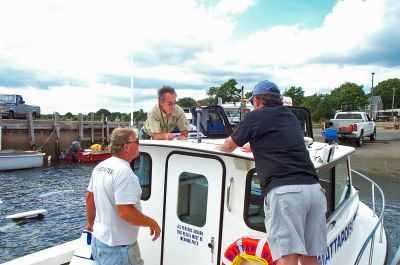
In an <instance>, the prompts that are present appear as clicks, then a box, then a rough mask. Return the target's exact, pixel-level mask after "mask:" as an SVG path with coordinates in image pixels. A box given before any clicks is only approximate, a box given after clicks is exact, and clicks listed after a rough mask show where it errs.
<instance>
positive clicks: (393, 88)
mask: <svg viewBox="0 0 400 265" xmlns="http://www.w3.org/2000/svg"><path fill="white" fill-rule="evenodd" d="M392 89H393V97H392V117H393V120H394V114H393V108H394V87H392Z"/></svg>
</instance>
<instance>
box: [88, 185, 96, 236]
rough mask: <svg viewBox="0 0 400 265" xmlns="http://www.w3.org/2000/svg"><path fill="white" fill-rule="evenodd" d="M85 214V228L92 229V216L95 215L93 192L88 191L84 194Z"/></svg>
mask: <svg viewBox="0 0 400 265" xmlns="http://www.w3.org/2000/svg"><path fill="white" fill-rule="evenodd" d="M86 216H87V220H88V224H87V225H86V230H88V231H93V223H94V218H95V217H96V205H95V203H94V196H93V192H90V191H88V192H87V194H86Z"/></svg>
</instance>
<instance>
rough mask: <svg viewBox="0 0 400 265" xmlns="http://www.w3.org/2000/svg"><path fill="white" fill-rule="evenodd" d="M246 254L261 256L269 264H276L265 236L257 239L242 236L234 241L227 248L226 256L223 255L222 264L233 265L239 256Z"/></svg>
mask: <svg viewBox="0 0 400 265" xmlns="http://www.w3.org/2000/svg"><path fill="white" fill-rule="evenodd" d="M246 254H247V255H251V256H255V257H259V258H261V259H262V260H264V261H265V262H266V264H268V265H272V264H274V263H273V260H272V256H271V251H270V250H269V246H268V243H267V240H266V239H265V238H263V239H256V238H250V237H242V238H239V239H238V240H236V241H235V242H233V243H232V244H231V245H230V246H229V247H228V248H227V249H226V251H225V253H224V256H223V257H222V262H221V265H231V264H232V263H233V262H234V260H235V259H236V258H237V257H238V256H240V255H246Z"/></svg>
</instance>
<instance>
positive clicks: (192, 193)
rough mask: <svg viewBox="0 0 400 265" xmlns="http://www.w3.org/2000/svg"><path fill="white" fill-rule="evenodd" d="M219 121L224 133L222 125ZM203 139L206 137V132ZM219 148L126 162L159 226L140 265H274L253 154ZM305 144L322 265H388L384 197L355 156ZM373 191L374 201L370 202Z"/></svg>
mask: <svg viewBox="0 0 400 265" xmlns="http://www.w3.org/2000/svg"><path fill="white" fill-rule="evenodd" d="M207 111H208V112H209V111H210V110H207ZM293 111H294V112H296V111H297V110H293ZM298 114H299V113H298ZM306 116H307V115H304V113H302V114H300V115H298V117H305V118H303V119H300V123H301V124H302V126H303V128H304V131H305V132H306V133H305V136H309V137H312V133H311V135H310V134H309V133H307V132H310V129H311V124H310V119H309V118H307V117H306ZM225 118H226V117H225ZM225 118H224V119H223V120H224V125H226V124H225V122H228V121H227V120H226V119H225ZM228 123H229V122H228ZM204 124H206V123H204ZM198 127H202V126H198ZM203 133H204V135H205V136H206V137H208V136H209V135H208V134H207V130H203ZM223 141H224V139H210V138H203V139H201V140H199V139H188V140H186V141H178V140H176V141H155V140H141V141H140V154H141V157H140V160H139V159H137V160H135V161H134V162H132V168H133V169H134V170H135V173H136V174H137V175H138V177H139V179H140V183H141V185H142V189H143V193H142V208H143V212H144V213H145V214H147V215H149V216H151V217H153V218H154V219H155V220H156V221H157V222H158V223H159V224H160V225H161V226H162V234H161V237H160V238H159V239H158V240H156V241H154V242H153V241H152V240H151V237H150V236H149V235H148V229H144V228H142V229H140V231H139V245H140V249H141V254H142V258H143V260H144V261H145V264H147V265H160V264H164V265H171V264H191V265H222V264H224V265H228V264H232V262H233V260H234V259H235V258H236V257H238V256H241V255H242V254H244V253H247V254H249V256H253V257H256V256H258V257H260V258H263V259H264V260H266V261H268V264H269V265H271V264H273V261H272V259H271V255H270V254H271V253H269V250H268V248H267V244H268V242H265V241H264V240H263V239H264V238H265V227H264V210H263V199H262V197H261V188H260V184H259V181H258V179H257V175H256V172H255V163H254V158H253V154H252V153H246V152H243V151H242V150H241V149H239V148H238V149H237V150H235V151H234V152H233V153H230V154H228V153H223V152H220V151H218V150H217V149H216V146H217V145H219V144H221V143H223ZM305 144H306V146H307V149H308V151H309V154H310V158H311V159H312V161H313V163H314V166H315V168H316V170H317V172H318V175H319V178H320V183H321V185H322V186H323V188H324V189H326V191H327V192H326V197H327V202H328V212H327V223H326V228H327V237H328V245H327V250H326V254H325V255H322V256H319V257H318V259H319V262H320V264H321V265H342V264H355V265H356V264H372V265H384V264H386V258H387V252H388V248H387V243H388V242H387V238H386V232H385V230H384V227H383V213H384V206H385V200H384V195H383V193H382V190H381V189H380V188H379V187H378V186H377V185H376V184H375V183H374V182H373V181H371V180H370V179H369V178H367V177H365V176H364V175H362V174H360V173H358V172H356V171H354V170H352V169H351V164H350V160H351V154H352V153H353V152H354V151H355V149H354V148H353V147H349V146H342V145H328V144H326V143H318V142H314V143H311V141H310V139H309V138H306V141H305ZM356 178H359V179H362V180H364V181H366V182H367V183H368V184H369V185H367V187H371V188H372V189H371V194H372V196H371V197H372V206H371V207H369V206H367V205H366V204H365V203H364V202H362V201H361V200H360V198H359V196H358V189H356V188H355V187H354V183H353V181H354V180H355V179H356ZM376 190H378V191H379V193H380V198H379V200H375V191H376ZM378 201H379V204H380V205H377V202H378ZM376 205H377V206H379V209H380V212H379V213H377V212H376V211H375V206H376ZM82 214H84V213H82ZM79 242H80V240H79V239H77V240H74V241H71V242H68V243H65V244H62V245H59V246H56V247H53V248H50V249H46V250H43V251H39V252H37V253H33V254H31V255H27V256H24V257H21V258H18V259H15V260H13V261H10V262H6V263H4V265H22V264H24V265H33V264H41V265H59V264H65V263H68V262H70V261H71V259H72V258H73V254H74V251H75V248H76V247H77V246H79V245H80V244H79ZM241 264H250V263H241ZM251 264H265V263H258V262H255V261H252V263H251Z"/></svg>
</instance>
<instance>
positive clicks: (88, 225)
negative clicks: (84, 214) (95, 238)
mask: <svg viewBox="0 0 400 265" xmlns="http://www.w3.org/2000/svg"><path fill="white" fill-rule="evenodd" d="M86 230H88V231H90V232H93V225H91V224H87V225H86Z"/></svg>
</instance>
